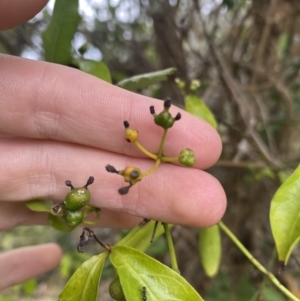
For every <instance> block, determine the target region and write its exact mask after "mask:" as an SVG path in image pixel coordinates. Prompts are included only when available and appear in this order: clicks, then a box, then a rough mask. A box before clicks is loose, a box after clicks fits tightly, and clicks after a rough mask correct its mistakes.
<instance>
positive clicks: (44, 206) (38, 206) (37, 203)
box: [25, 200, 53, 212]
mask: <svg viewBox="0 0 300 301" xmlns="http://www.w3.org/2000/svg"><path fill="white" fill-rule="evenodd" d="M25 204H26V206H27V207H28V208H29V209H30V210H32V211H37V212H50V210H51V208H52V206H53V203H52V201H50V200H32V201H28V202H26V203H25Z"/></svg>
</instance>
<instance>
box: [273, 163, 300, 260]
mask: <svg viewBox="0 0 300 301" xmlns="http://www.w3.org/2000/svg"><path fill="white" fill-rule="evenodd" d="M299 213H300V166H298V167H297V169H296V170H295V171H294V172H293V173H292V174H291V175H290V176H289V177H288V178H287V180H286V181H285V182H284V183H283V184H282V185H281V186H280V187H279V189H278V190H277V192H276V193H275V195H274V197H273V199H272V201H271V208H270V223H271V229H272V233H273V237H274V240H275V244H276V248H277V252H278V258H279V260H280V261H283V262H284V264H286V263H287V261H288V259H289V256H290V254H291V252H292V250H293V248H294V246H295V245H296V243H297V242H298V240H299V238H300V215H299Z"/></svg>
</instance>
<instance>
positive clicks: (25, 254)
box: [0, 243, 62, 290]
mask: <svg viewBox="0 0 300 301" xmlns="http://www.w3.org/2000/svg"><path fill="white" fill-rule="evenodd" d="M61 256H62V251H61V249H60V247H59V246H58V245H56V244H52V243H51V244H45V245H40V246H34V247H25V248H20V249H16V250H13V251H7V252H4V253H0V267H1V275H2V277H1V281H0V290H3V289H5V288H7V287H9V286H12V285H15V284H18V283H22V282H24V281H26V280H28V279H30V278H33V277H36V276H38V275H41V274H43V273H46V272H48V271H50V270H52V269H54V268H55V267H56V266H57V265H58V264H59V261H60V259H61Z"/></svg>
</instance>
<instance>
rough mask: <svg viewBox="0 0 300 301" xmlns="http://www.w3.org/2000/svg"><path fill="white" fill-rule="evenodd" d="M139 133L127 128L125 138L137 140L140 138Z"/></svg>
mask: <svg viewBox="0 0 300 301" xmlns="http://www.w3.org/2000/svg"><path fill="white" fill-rule="evenodd" d="M138 136H139V133H138V131H136V130H133V129H131V128H127V129H126V130H125V139H126V140H127V141H128V142H135V141H136V140H137V139H138Z"/></svg>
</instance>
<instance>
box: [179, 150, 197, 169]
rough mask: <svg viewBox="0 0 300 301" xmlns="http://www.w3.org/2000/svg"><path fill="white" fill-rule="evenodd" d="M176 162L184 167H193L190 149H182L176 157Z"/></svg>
mask: <svg viewBox="0 0 300 301" xmlns="http://www.w3.org/2000/svg"><path fill="white" fill-rule="evenodd" d="M178 161H179V162H180V163H181V164H183V165H185V166H193V165H194V164H195V162H196V159H195V156H194V152H193V151H192V150H191V149H188V148H186V149H183V150H182V151H181V152H180V154H179V157H178Z"/></svg>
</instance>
